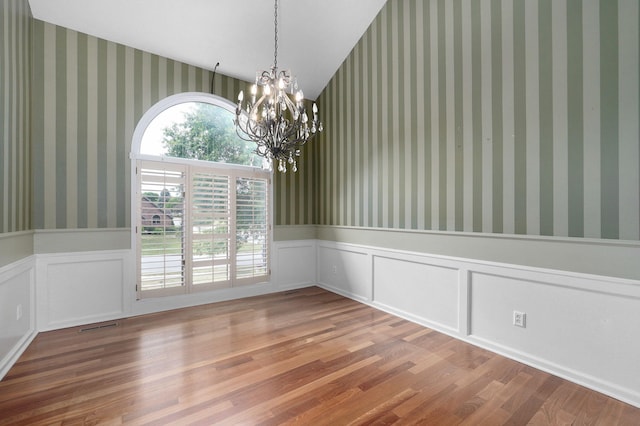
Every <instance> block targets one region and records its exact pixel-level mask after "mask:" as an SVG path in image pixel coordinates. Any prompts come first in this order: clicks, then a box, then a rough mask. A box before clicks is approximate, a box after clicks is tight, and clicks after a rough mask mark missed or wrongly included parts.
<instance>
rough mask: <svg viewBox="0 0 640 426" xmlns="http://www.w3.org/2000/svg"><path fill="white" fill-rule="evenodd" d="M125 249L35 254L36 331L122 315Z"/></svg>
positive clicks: (124, 303)
mask: <svg viewBox="0 0 640 426" xmlns="http://www.w3.org/2000/svg"><path fill="white" fill-rule="evenodd" d="M129 254H130V251H129V250H116V251H100V252H86V253H64V254H46V255H38V276H37V301H38V330H39V331H45V330H53V329H58V328H64V327H72V326H76V325H81V324H89V323H93V322H99V321H107V320H112V319H116V318H122V317H123V316H126V315H125V314H126V312H127V311H128V309H127V305H128V303H129V301H128V300H126V299H127V296H128V295H129V294H130V292H128V291H125V283H127V282H130V281H129V280H128V279H127V278H126V272H127V270H129V268H128V263H127V262H128V257H129Z"/></svg>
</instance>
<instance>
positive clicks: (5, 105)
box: [0, 0, 31, 233]
mask: <svg viewBox="0 0 640 426" xmlns="http://www.w3.org/2000/svg"><path fill="white" fill-rule="evenodd" d="M30 24H31V11H30V9H29V3H28V1H27V0H4V1H2V3H0V34H2V39H1V40H0V205H1V206H2V214H1V215H0V233H8V232H17V231H24V230H28V229H31V207H30V206H31V196H30V194H31V191H30V187H31V183H30V177H31V168H30V161H31V160H30V158H31V157H30V136H29V132H30V121H29V118H30V116H29V74H30V66H31V65H30V64H31V61H30V55H29V52H30V49H29V46H30V31H31V30H30Z"/></svg>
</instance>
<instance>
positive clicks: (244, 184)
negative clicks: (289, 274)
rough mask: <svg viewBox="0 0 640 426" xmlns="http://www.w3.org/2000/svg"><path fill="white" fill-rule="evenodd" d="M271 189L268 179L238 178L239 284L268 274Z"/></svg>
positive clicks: (237, 270) (237, 275)
mask: <svg viewBox="0 0 640 426" xmlns="http://www.w3.org/2000/svg"><path fill="white" fill-rule="evenodd" d="M268 189H269V182H268V179H267V178H257V177H242V176H239V177H237V178H236V241H237V247H238V248H237V253H236V268H235V269H236V276H235V278H236V279H237V280H238V282H243V283H251V282H259V281H263V280H265V278H266V277H267V276H268V275H269V262H268V260H269V250H268V248H269V217H268V211H269V208H268V207H269V206H268V200H269V191H268Z"/></svg>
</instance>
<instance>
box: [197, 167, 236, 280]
mask: <svg viewBox="0 0 640 426" xmlns="http://www.w3.org/2000/svg"><path fill="white" fill-rule="evenodd" d="M229 187H230V177H229V176H225V175H219V174H215V173H212V172H210V171H208V170H206V169H205V170H194V171H193V173H192V178H191V205H190V207H191V244H192V252H191V274H192V275H191V276H192V283H193V285H194V286H199V287H201V288H204V287H210V288H211V287H214V288H216V287H229V286H231V258H232V253H233V247H232V239H231V235H232V234H231V232H232V221H231V194H230V190H229Z"/></svg>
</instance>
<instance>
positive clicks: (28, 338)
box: [0, 329, 38, 380]
mask: <svg viewBox="0 0 640 426" xmlns="http://www.w3.org/2000/svg"><path fill="white" fill-rule="evenodd" d="M37 335H38V332H37V331H36V330H35V329H31V330H29V333H28V334H26V335H24V336H22V338H21V339H20V341H19V342H18V343H17V344H16V345H15V346H14V347H13V349H12V350H11V351H10V352H9V353H8V354H7V355H5V357H4V358H3V359H2V361H0V380H2V379H4V376H6V375H7V373H8V372H9V370H11V367H13V366H14V364H15V363H16V362H18V359H19V358H20V356H21V355H22V354H23V352H24V351H25V350H27V348H28V347H29V345H30V344H31V342H32V341H33V339H35V338H36V336H37Z"/></svg>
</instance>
